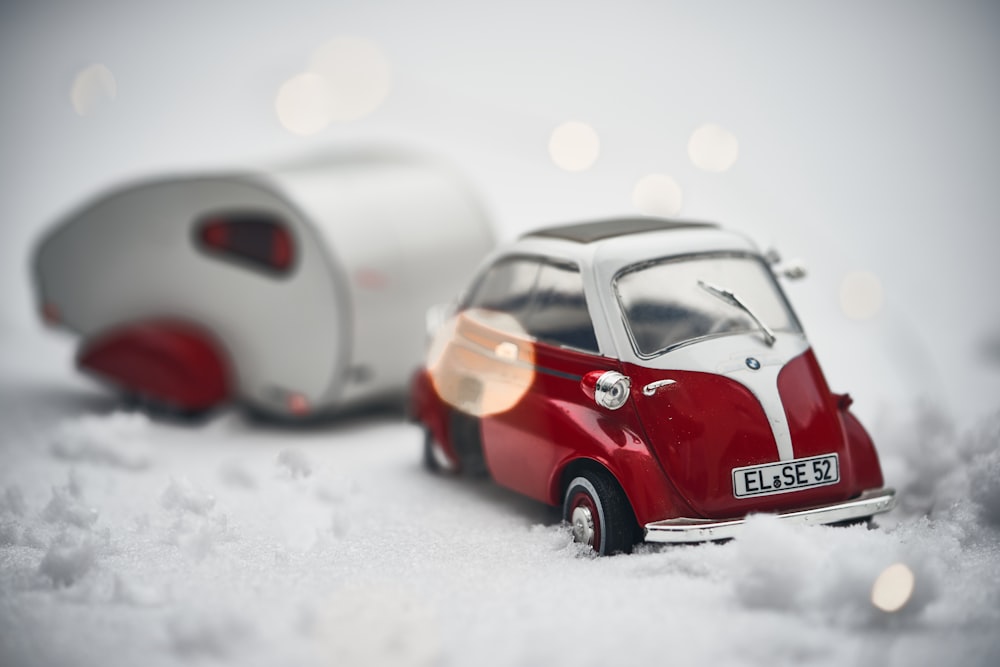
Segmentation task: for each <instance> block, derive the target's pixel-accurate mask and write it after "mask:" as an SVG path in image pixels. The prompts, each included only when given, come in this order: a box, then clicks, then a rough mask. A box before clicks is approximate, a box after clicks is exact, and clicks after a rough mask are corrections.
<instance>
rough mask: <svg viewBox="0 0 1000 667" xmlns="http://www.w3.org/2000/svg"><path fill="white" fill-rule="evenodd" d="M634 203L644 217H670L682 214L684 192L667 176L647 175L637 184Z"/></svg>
mask: <svg viewBox="0 0 1000 667" xmlns="http://www.w3.org/2000/svg"><path fill="white" fill-rule="evenodd" d="M632 203H633V204H634V205H635V207H636V208H637V209H639V212H640V213H642V214H643V215H656V216H664V217H669V216H673V215H677V214H678V213H680V212H681V207H682V206H683V205H684V191H683V190H681V186H679V185H677V181H675V180H674V179H672V178H671V177H670V176H668V175H666V174H647V175H646V176H643V177H642V178H640V179H639V182H638V183H636V184H635V189H634V190H632Z"/></svg>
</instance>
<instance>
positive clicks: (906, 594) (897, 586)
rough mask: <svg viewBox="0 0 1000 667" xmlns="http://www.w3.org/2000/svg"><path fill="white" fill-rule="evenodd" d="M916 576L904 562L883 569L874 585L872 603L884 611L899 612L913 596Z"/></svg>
mask: <svg viewBox="0 0 1000 667" xmlns="http://www.w3.org/2000/svg"><path fill="white" fill-rule="evenodd" d="M915 582H916V577H914V576H913V570H911V569H910V568H909V567H907V566H906V565H904V564H903V563H895V564H894V565H890V566H889V567H887V568H886V569H885V570H883V571H882V573H881V574H880V575H878V577H877V578H876V579H875V583H874V584H873V585H872V604H873V605H875V606H876V607H878V608H879V609H881V610H882V611H884V612H888V613H893V612H897V611H899V610H900V609H902V608H903V607H904V606H906V603H907V602H909V601H910V598H911V597H913V587H914V584H915Z"/></svg>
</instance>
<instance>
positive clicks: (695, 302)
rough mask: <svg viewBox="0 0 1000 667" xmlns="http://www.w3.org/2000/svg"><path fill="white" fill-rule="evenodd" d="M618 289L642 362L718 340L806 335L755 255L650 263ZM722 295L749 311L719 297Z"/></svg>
mask: <svg viewBox="0 0 1000 667" xmlns="http://www.w3.org/2000/svg"><path fill="white" fill-rule="evenodd" d="M706 286H709V288H708V289H706ZM614 288H615V292H616V294H617V295H618V301H619V303H620V304H621V307H622V312H623V313H624V315H625V326H626V328H627V329H628V333H629V336H630V337H631V339H632V343H633V346H634V347H635V351H636V353H637V354H638V355H639V356H640V357H646V358H648V357H652V356H655V355H658V354H662V353H663V352H667V351H669V350H671V349H673V348H676V347H678V346H680V345H684V344H686V343H691V342H694V341H697V340H701V339H704V338H712V337H715V336H725V335H729V334H742V333H758V334H762V335H763V334H764V330H770V331H775V332H789V331H800V328H799V324H798V321H797V320H796V319H795V315H794V313H792V310H791V308H790V307H789V306H788V302H787V301H786V300H785V297H784V294H783V293H782V292H781V290H780V288H779V287H778V285H777V283H776V282H775V280H774V276H773V275H772V274H771V271H770V269H768V267H767V266H766V265H765V264H764V262H763V261H762V260H761V259H760V258H759V257H756V256H753V255H742V254H739V255H737V254H724V255H722V254H715V255H698V256H692V257H683V258H669V259H663V260H655V261H652V262H644V263H642V264H637V265H634V266H631V267H628V268H626V269H625V270H624V271H622V272H621V273H619V274H618V276H617V277H616V278H615V279H614ZM719 290H723V291H726V292H728V293H730V295H735V296H736V301H739V302H741V303H742V304H743V306H740V305H739V304H737V303H734V302H733V300H727V299H724V298H721V299H720V298H718V297H719ZM762 325H763V326H762ZM778 335H779V336H780V333H779V334H778ZM765 339H766V336H765Z"/></svg>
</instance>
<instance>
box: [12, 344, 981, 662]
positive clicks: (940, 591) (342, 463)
mask: <svg viewBox="0 0 1000 667" xmlns="http://www.w3.org/2000/svg"><path fill="white" fill-rule="evenodd" d="M67 357H68V342H67V341H65V340H50V339H42V340H41V341H39V340H31V341H28V340H15V341H9V342H8V343H7V344H6V345H5V346H4V354H3V359H2V366H3V367H2V368H0V370H2V371H3V378H4V379H3V380H2V384H0V397H2V399H3V400H2V403H0V418H2V423H3V428H2V431H0V460H2V461H3V466H2V469H0V664H3V665H59V664H74V665H101V666H102V667H104V666H106V665H109V664H110V665H138V664H142V665H179V664H240V665H275V664H294V665H420V666H425V665H470V664H475V665H543V664H544V665H557V666H558V665H574V666H576V665H606V664H644V663H648V664H664V663H668V664H718V665H776V664H777V665H782V664H816V665H843V664H856V665H885V664H892V665H938V664H943V663H946V664H949V665H995V664H998V662H1000V638H998V636H997V634H996V633H997V628H998V627H1000V567H998V565H1000V451H998V448H997V442H998V439H1000V414H998V415H997V416H996V417H994V418H991V419H986V420H983V421H982V422H981V423H979V424H978V426H976V427H975V428H972V429H970V430H968V431H967V432H961V433H956V432H954V430H953V429H952V427H951V426H950V425H949V423H948V422H947V420H945V419H944V418H943V417H940V416H936V415H935V414H934V412H933V411H932V410H930V409H919V410H915V411H914V412H915V414H919V415H920V416H919V417H918V418H914V417H905V418H904V417H902V416H900V417H899V418H898V420H897V421H896V422H893V421H891V420H887V421H886V422H885V423H883V424H882V425H881V426H880V427H879V430H881V431H884V432H887V433H889V434H890V437H883V438H881V441H880V442H879V445H880V449H881V452H882V458H883V462H884V464H885V469H886V474H887V476H888V477H889V482H890V483H894V484H896V485H897V486H898V487H899V489H900V492H901V496H900V497H901V501H902V502H901V507H900V508H899V509H898V510H896V511H895V512H893V513H892V514H891V515H889V516H887V517H886V518H885V519H883V521H882V522H881V523H882V524H883V525H882V527H880V528H878V529H875V530H867V529H865V528H863V527H850V528H828V527H792V526H787V525H783V524H781V523H779V522H778V521H777V520H775V519H774V518H772V517H767V516H759V517H755V518H753V519H752V520H751V521H750V522H749V523H748V525H747V529H746V531H745V532H744V534H743V535H741V536H740V537H739V538H738V539H736V540H733V541H731V542H728V543H724V544H704V545H697V546H680V547H677V546H673V547H660V546H652V545H644V546H642V547H640V548H639V549H638V552H637V553H634V554H632V555H628V556H616V557H610V558H592V557H589V556H588V555H586V554H585V553H583V552H582V551H581V550H580V549H579V548H577V547H576V545H574V544H573V543H572V541H571V537H570V534H569V532H568V530H567V529H566V528H565V527H564V526H562V525H560V522H559V512H558V510H555V509H553V508H549V507H546V506H543V505H540V504H537V503H534V502H532V501H530V500H527V499H524V498H522V497H520V496H518V495H516V494H513V493H510V492H507V491H505V490H503V489H501V488H498V487H497V486H495V485H493V484H491V483H489V482H473V481H468V480H461V479H451V478H443V477H434V476H431V475H429V474H428V473H426V472H425V471H424V470H423V469H422V468H421V466H420V464H419V458H420V457H419V451H420V435H419V433H418V431H417V429H416V428H415V427H413V426H411V425H409V424H406V423H404V422H403V421H402V420H401V418H400V417H399V416H398V415H396V414H393V413H391V412H385V413H372V414H367V415H360V416H356V417H353V418H349V419H345V420H340V421H338V422H333V423H330V424H326V425H320V426H315V427H310V428H277V427H273V426H265V425H260V424H255V423H250V422H248V421H247V420H245V419H244V418H243V417H241V416H240V415H238V414H236V413H227V414H222V415H219V416H217V417H216V418H214V419H212V420H211V421H209V422H207V423H204V424H200V425H189V424H179V423H174V422H169V421H161V420H155V419H150V418H149V417H147V416H144V415H141V414H135V413H129V412H123V411H122V409H121V406H119V405H118V404H116V403H115V401H114V400H113V399H112V398H110V397H108V396H106V395H105V394H103V393H102V392H101V391H100V390H99V389H97V388H96V387H93V386H91V385H89V384H88V383H86V382H85V381H84V380H82V379H80V378H77V377H75V376H73V374H72V373H71V371H70V370H69V363H68V358H67ZM39 359H43V360H44V361H43V362H42V363H39ZM897 562H902V563H905V564H906V565H907V566H908V567H909V568H910V569H911V570H912V572H913V573H914V575H915V578H916V587H915V590H914V593H913V596H912V597H911V598H910V600H909V601H908V603H907V604H906V605H905V606H904V607H903V608H902V609H901V610H900V611H899V612H897V613H893V614H889V613H885V612H883V611H881V610H879V609H877V608H876V607H875V606H874V605H873V604H872V602H871V590H872V585H873V583H874V581H875V579H876V578H877V577H878V575H879V574H880V573H881V572H882V571H883V570H885V568H887V567H888V566H890V565H892V564H893V563H897Z"/></svg>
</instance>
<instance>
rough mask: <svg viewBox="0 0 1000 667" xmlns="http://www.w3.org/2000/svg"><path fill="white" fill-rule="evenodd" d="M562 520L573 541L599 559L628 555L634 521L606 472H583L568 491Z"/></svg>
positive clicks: (630, 548)
mask: <svg viewBox="0 0 1000 667" xmlns="http://www.w3.org/2000/svg"><path fill="white" fill-rule="evenodd" d="M563 520H564V521H566V522H567V523H568V524H569V525H570V528H571V529H572V531H573V541H574V542H579V543H581V544H586V545H588V546H589V547H591V548H592V549H593V550H594V551H595V552H597V553H598V554H599V555H602V556H605V555H608V554H614V553H622V552H624V553H628V552H630V551H631V550H632V545H633V535H634V533H633V526H634V524H635V519H634V518H633V515H632V508H631V507H630V506H629V503H628V499H627V498H626V497H625V493H624V492H623V491H622V490H621V488H620V487H619V486H618V482H616V481H615V479H614V478H613V477H612V476H611V475H610V474H609V473H607V472H605V471H603V470H596V469H589V470H583V471H581V472H580V474H579V475H577V476H576V477H574V478H573V479H572V480H571V481H570V483H569V485H568V486H567V487H566V495H565V497H564V500H563Z"/></svg>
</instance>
